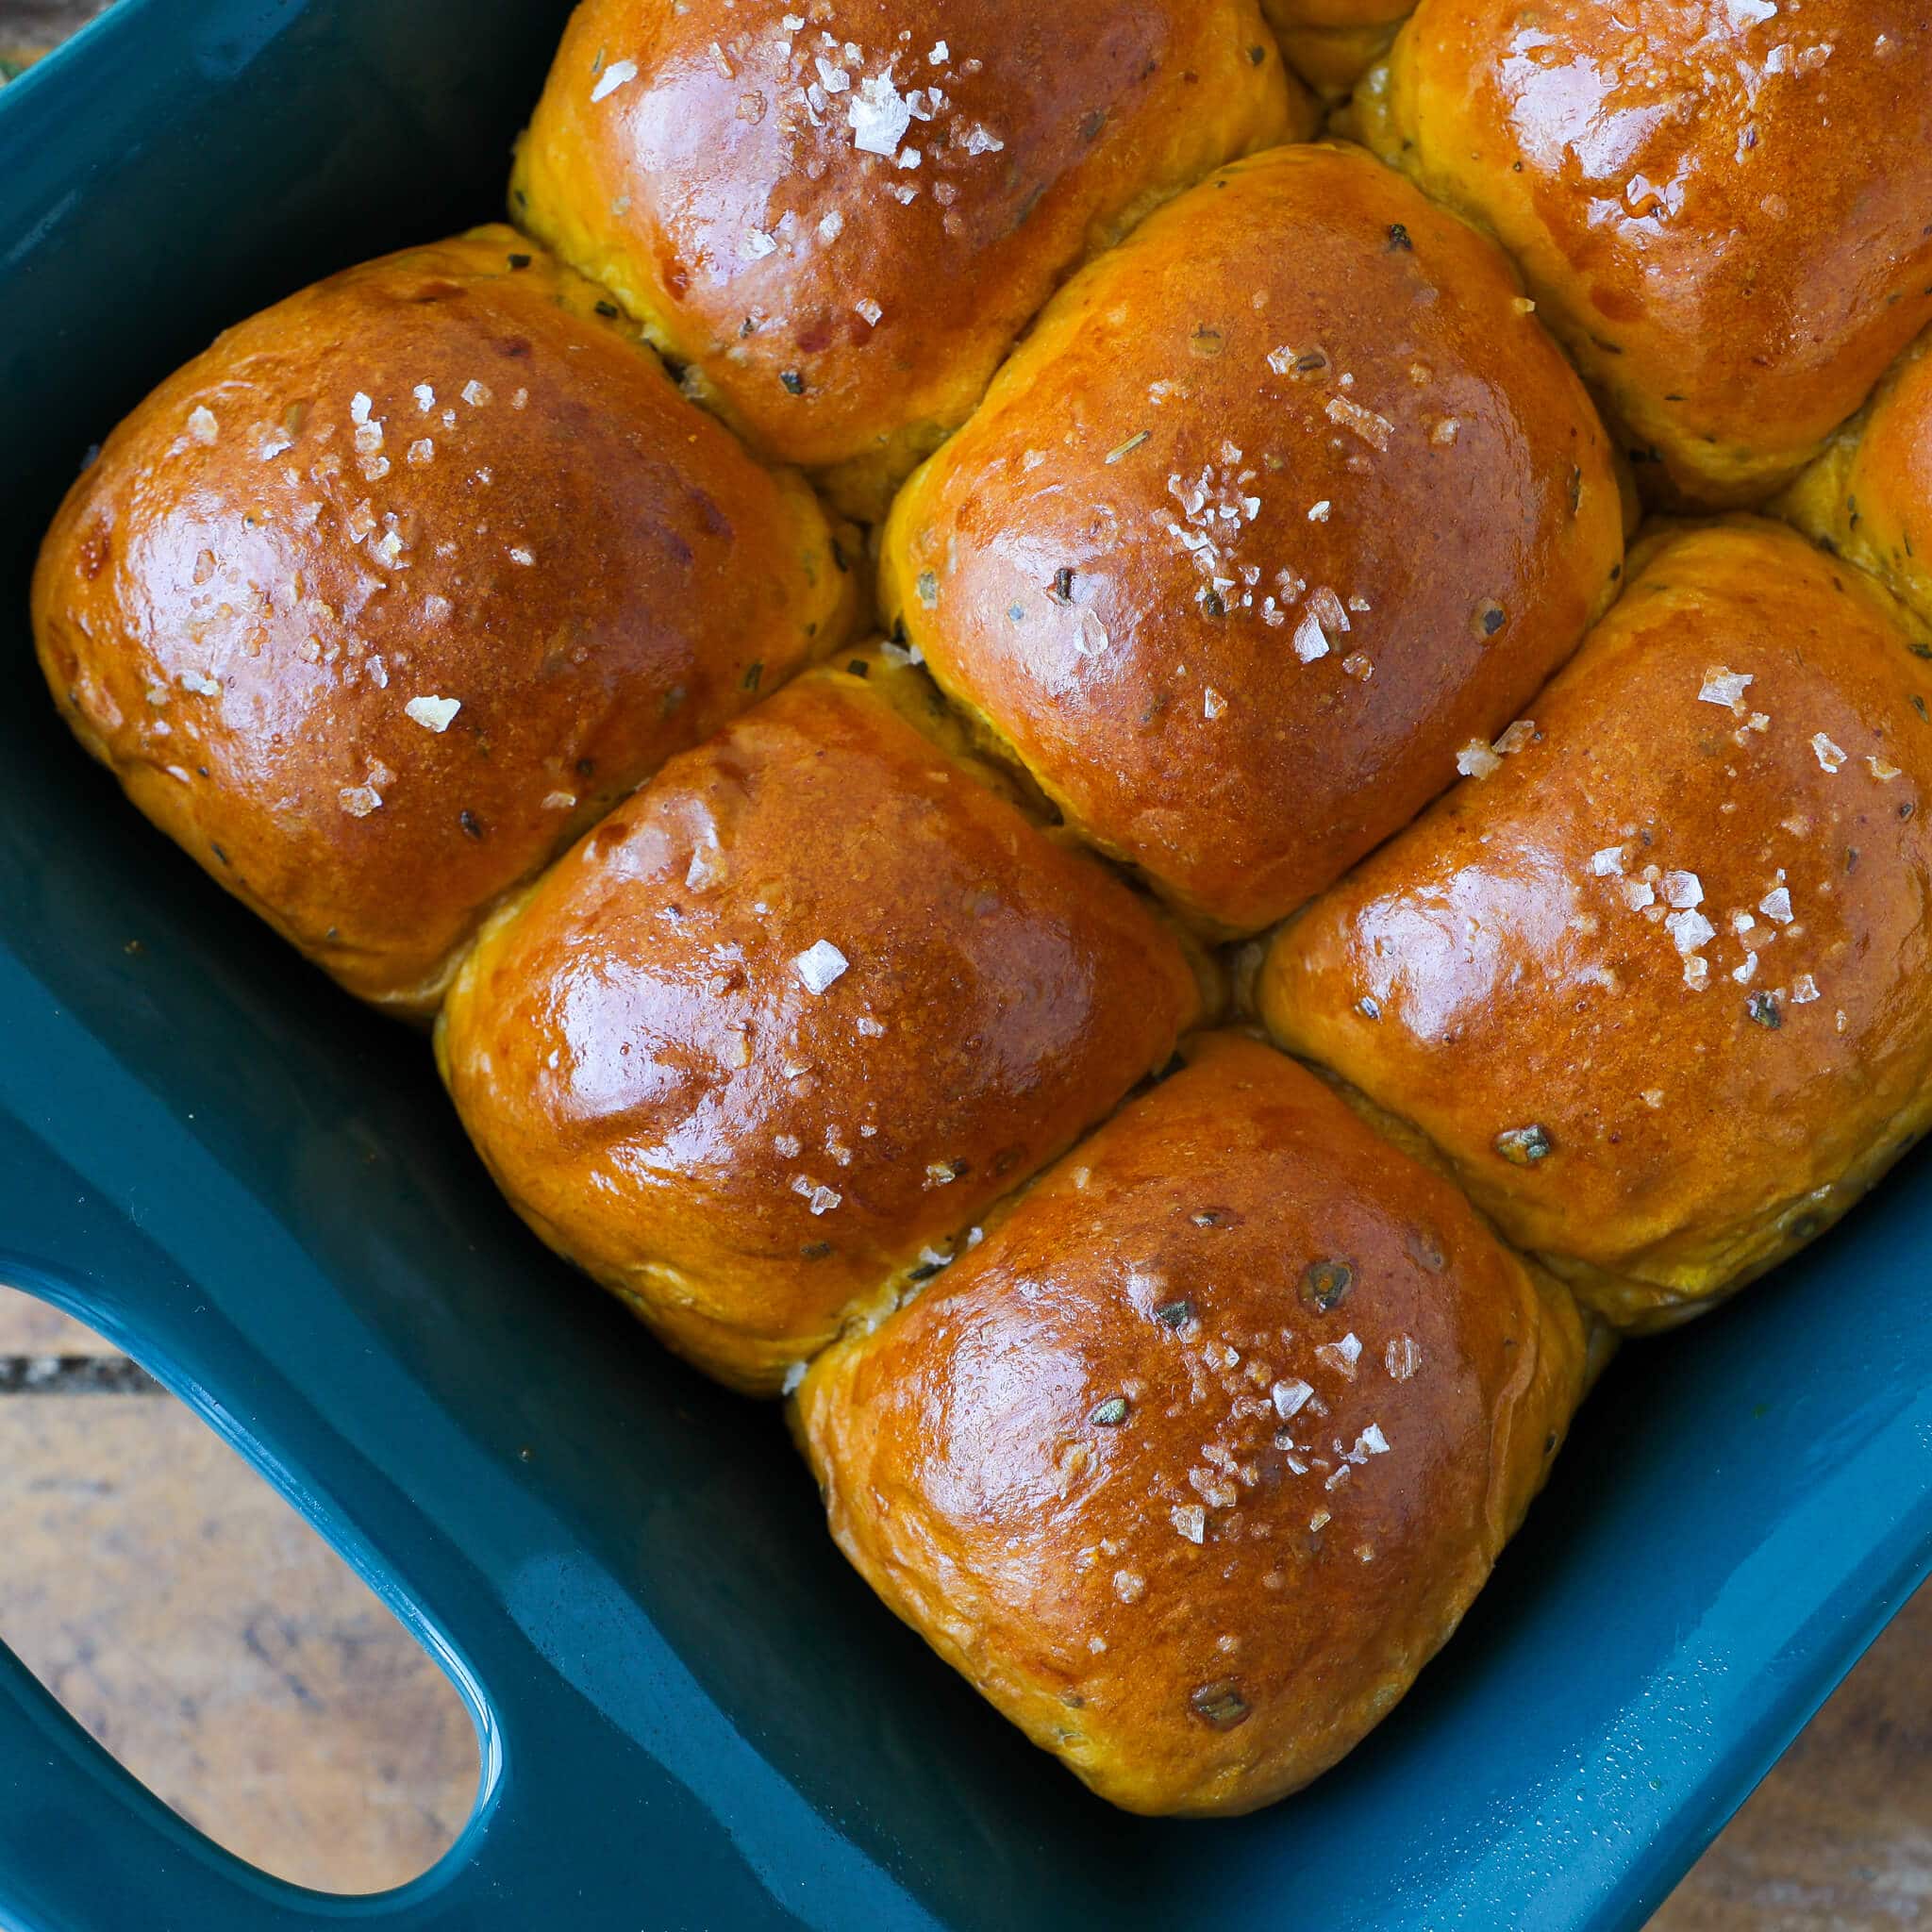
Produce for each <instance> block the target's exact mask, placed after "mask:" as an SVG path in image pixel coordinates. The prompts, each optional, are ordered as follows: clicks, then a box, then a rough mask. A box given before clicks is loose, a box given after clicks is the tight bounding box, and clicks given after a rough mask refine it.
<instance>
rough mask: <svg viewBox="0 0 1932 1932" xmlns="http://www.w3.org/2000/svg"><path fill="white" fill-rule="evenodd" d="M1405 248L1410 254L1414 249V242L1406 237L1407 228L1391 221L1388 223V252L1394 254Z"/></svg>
mask: <svg viewBox="0 0 1932 1932" xmlns="http://www.w3.org/2000/svg"><path fill="white" fill-rule="evenodd" d="M1405 250H1407V252H1409V253H1411V254H1412V253H1413V252H1414V250H1415V243H1414V242H1411V241H1410V240H1409V239H1408V230H1407V228H1405V227H1404V226H1403V225H1402V224H1401V223H1400V222H1391V223H1390V224H1389V252H1390V253H1391V255H1394V254H1399V253H1401V252H1403V251H1405Z"/></svg>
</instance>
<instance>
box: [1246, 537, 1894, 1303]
mask: <svg viewBox="0 0 1932 1932" xmlns="http://www.w3.org/2000/svg"><path fill="white" fill-rule="evenodd" d="M1633 569H1634V570H1635V572H1636V575H1635V576H1634V580H1633V581H1632V583H1631V585H1630V588H1629V590H1628V591H1626V592H1625V593H1624V598H1623V600H1622V601H1621V602H1620V603H1619V604H1618V605H1617V607H1616V608H1615V609H1613V610H1612V611H1611V613H1610V614H1609V616H1608V617H1607V618H1606V619H1605V621H1604V622H1603V623H1602V624H1601V625H1599V626H1598V627H1597V629H1596V631H1595V632H1594V633H1593V635H1592V636H1591V638H1590V639H1589V640H1588V641H1586V643H1585V644H1584V646H1583V649H1582V650H1581V651H1579V652H1578V653H1577V655H1576V657H1575V658H1574V660H1573V661H1572V663H1571V664H1570V666H1569V667H1568V669H1567V670H1565V671H1564V672H1563V673H1562V675H1560V676H1559V677H1558V678H1557V680H1556V681H1555V682H1554V683H1553V684H1552V685H1551V686H1550V688H1549V690H1548V691H1545V692H1543V693H1542V695H1541V697H1539V698H1538V700H1537V702H1536V705H1535V707H1534V711H1535V721H1536V725H1537V731H1538V736H1537V737H1536V739H1535V741H1533V742H1531V743H1529V744H1527V745H1526V746H1524V748H1523V749H1522V750H1520V751H1518V752H1517V753H1515V754H1514V755H1513V756H1511V757H1510V758H1507V759H1506V760H1505V761H1504V763H1503V766H1502V769H1501V770H1500V771H1498V772H1496V773H1495V774H1492V775H1491V776H1490V777H1489V778H1487V779H1483V780H1480V781H1477V780H1471V781H1470V782H1467V783H1465V784H1463V785H1461V786H1458V787H1457V790H1456V791H1453V792H1452V793H1451V794H1450V795H1449V796H1448V797H1447V798H1445V799H1444V800H1443V801H1442V802H1441V804H1440V805H1438V806H1437V807H1436V808H1435V809H1434V810H1433V811H1432V812H1430V813H1429V814H1428V816H1426V817H1425V818H1424V819H1423V820H1422V821H1421V822H1420V823H1419V824H1417V825H1415V826H1414V827H1413V828H1412V829H1410V830H1409V831H1408V832H1407V833H1405V834H1404V835H1403V836H1402V837H1401V838H1399V839H1397V840H1395V841H1392V842H1391V844H1390V845H1389V846H1387V847H1386V848H1385V849H1384V850H1383V851H1381V852H1379V853H1377V854H1376V855H1375V857H1374V858H1373V859H1371V860H1370V861H1369V862H1368V863H1367V864H1366V865H1364V866H1362V867H1361V868H1360V869H1359V870H1358V871H1357V873H1356V874H1354V875H1353V876H1352V877H1351V878H1349V879H1347V880H1345V881H1344V882H1343V883H1342V884H1341V885H1340V886H1339V887H1337V888H1336V889H1335V891H1332V892H1331V893H1329V894H1328V895H1327V896H1326V897H1324V898H1323V899H1321V900H1319V901H1317V902H1316V904H1315V905H1313V906H1312V907H1310V908H1308V910H1307V912H1306V913H1305V914H1304V916H1303V917H1302V918H1301V919H1300V920H1299V921H1297V922H1296V923H1295V924H1292V925H1291V926H1290V927H1288V928H1287V929H1286V930H1285V932H1284V933H1283V934H1282V936H1281V937H1280V938H1279V939H1278V940H1277V941H1275V943H1274V948H1273V950H1272V952H1271V954H1270V956H1269V958H1268V960H1267V962H1266V965H1265V967H1264V969H1263V972H1262V974H1261V982H1260V1004H1261V1008H1262V1012H1263V1015H1264V1017H1265V1018H1266V1020H1267V1023H1268V1024H1269V1026H1270V1028H1271V1029H1272V1030H1273V1031H1274V1034H1275V1036H1276V1037H1277V1038H1278V1039H1279V1040H1281V1041H1283V1042H1284V1043H1285V1044H1286V1045H1288V1046H1290V1047H1291V1048H1292V1049H1293V1050H1294V1051H1296V1052H1298V1053H1302V1054H1306V1055H1307V1056H1308V1057H1309V1058H1313V1059H1316V1060H1319V1061H1321V1062H1323V1063H1324V1064H1325V1065H1327V1066H1329V1067H1331V1068H1333V1069H1335V1070H1336V1071H1337V1072H1338V1073H1339V1074H1341V1075H1343V1076H1344V1077H1345V1078H1346V1079H1347V1080H1349V1081H1351V1082H1353V1083H1354V1085H1355V1086H1357V1088H1360V1089H1362V1090H1363V1091H1366V1093H1367V1094H1368V1095H1369V1096H1370V1097H1371V1098H1372V1099H1373V1100H1374V1101H1376V1102H1378V1103H1380V1104H1381V1105H1382V1106H1383V1107H1385V1108H1389V1109H1390V1110H1391V1111H1392V1112H1394V1113H1396V1114H1399V1115H1402V1116H1404V1117H1406V1118H1407V1120H1408V1121H1410V1122H1412V1123H1413V1124H1415V1125H1417V1126H1418V1127H1420V1128H1421V1129H1422V1131H1423V1132H1424V1134H1425V1135H1427V1136H1428V1137H1429V1139H1430V1140H1431V1141H1433V1142H1434V1143H1435V1145H1436V1146H1437V1147H1438V1148H1439V1149H1440V1150H1441V1152H1442V1154H1443V1155H1445V1156H1446V1157H1447V1158H1448V1160H1449V1162H1450V1163H1451V1165H1452V1167H1453V1169H1454V1171H1455V1173H1456V1174H1457V1177H1458V1178H1459V1179H1460V1180H1461V1181H1462V1183H1463V1185H1464V1186H1465V1187H1466V1188H1467V1189H1468V1190H1469V1191H1470V1193H1471V1194H1472V1195H1473V1196H1474V1199H1475V1201H1476V1203H1477V1205H1478V1206H1480V1207H1481V1208H1485V1209H1487V1210H1488V1212H1489V1213H1490V1215H1491V1217H1492V1218H1493V1219H1494V1220H1495V1222H1496V1223H1497V1224H1498V1225H1499V1226H1500V1227H1501V1228H1502V1230H1503V1232H1504V1233H1505V1235H1506V1236H1507V1237H1508V1238H1509V1239H1510V1240H1511V1241H1514V1242H1515V1243H1516V1244H1517V1245H1518V1246H1519V1247H1521V1248H1524V1249H1525V1250H1528V1251H1530V1252H1533V1253H1535V1254H1537V1255H1539V1256H1541V1257H1542V1258H1543V1259H1545V1260H1546V1261H1547V1262H1548V1263H1549V1264H1550V1265H1551V1266H1552V1267H1553V1268H1555V1269H1557V1271H1558V1272H1560V1273H1561V1274H1564V1275H1565V1276H1566V1277H1567V1278H1568V1279H1569V1280H1570V1281H1571V1282H1572V1284H1573V1285H1574V1288H1575V1289H1576V1291H1577V1292H1578V1294H1579V1295H1580V1296H1581V1297H1582V1298H1583V1299H1584V1300H1585V1301H1587V1302H1589V1303H1591V1304H1592V1305H1593V1306H1594V1307H1597V1308H1599V1309H1600V1310H1602V1311H1603V1312H1604V1313H1605V1314H1606V1315H1607V1316H1608V1317H1610V1318H1611V1319H1612V1320H1614V1321H1616V1322H1618V1323H1619V1324H1624V1325H1625V1326H1630V1327H1637V1328H1645V1327H1658V1326H1663V1325H1667V1324H1670V1323H1672V1322H1674V1321H1677V1320H1681V1319H1682V1318H1683V1317H1684V1316H1686V1315H1687V1314H1691V1313H1694V1312H1695V1311H1696V1310H1697V1309H1698V1308H1699V1307H1702V1306H1704V1305H1706V1304H1707V1303H1708V1302H1709V1301H1710V1300H1711V1299H1713V1298H1715V1297H1716V1296H1719V1295H1722V1294H1724V1293H1726V1292H1728V1291H1731V1290H1733V1289H1736V1288H1737V1287H1739V1286H1740V1285H1741V1284H1742V1283H1743V1282H1745V1281H1747V1280H1749V1279H1751V1278H1752V1277H1753V1276H1754V1275H1757V1274H1761V1273H1762V1272H1763V1271H1764V1270H1765V1269H1767V1268H1769V1267H1771V1266H1773V1265H1774V1263H1776V1262H1777V1261H1779V1260H1781V1259H1783V1258H1784V1257H1786V1256H1787V1255H1789V1254H1790V1253H1791V1251H1792V1250H1793V1249H1794V1248H1796V1247H1797V1246H1798V1245H1799V1244H1800V1243H1802V1242H1803V1241H1806V1240H1807V1239H1809V1238H1810V1237H1811V1236H1812V1235H1814V1234H1816V1233H1817V1232H1818V1231H1819V1230H1820V1229H1821V1228H1823V1227H1824V1226H1826V1225H1828V1224H1830V1222H1832V1221H1833V1220H1834V1219H1836V1218H1837V1216H1839V1215H1840V1214H1841V1213H1842V1212H1843V1211H1844V1209H1845V1208H1848V1207H1849V1206H1850V1205H1851V1204H1852V1203H1853V1202H1854V1201H1856V1200H1857V1197H1858V1196H1859V1194H1860V1193H1861V1192H1863V1191H1864V1190H1865V1189H1867V1188H1868V1187H1870V1186H1871V1185H1872V1183H1873V1182H1874V1180H1876V1179H1877V1177H1878V1176H1879V1175H1880V1174H1883V1173H1884V1171H1885V1170H1886V1168H1887V1167H1888V1166H1890V1163H1891V1162H1892V1161H1893V1160H1894V1159H1896V1158H1897V1157H1898V1156H1899V1154H1900V1153H1901V1152H1903V1151H1904V1149H1905V1148H1906V1147H1907V1145H1909V1144H1910V1142H1911V1141H1913V1140H1914V1139H1915V1138H1916V1137H1917V1136H1918V1135H1919V1134H1920V1133H1921V1132H1922V1131H1923V1130H1924V1126H1925V1124H1926V1123H1927V1119H1928V1116H1932V1085H1928V1075H1932V929H1928V924H1927V920H1928V908H1932V826H1928V824H1927V819H1926V804H1927V798H1928V781H1932V723H1928V720H1927V713H1928V707H1932V667H1928V665H1927V664H1926V663H1925V662H1924V655H1927V654H1928V645H1927V643H1926V642H1925V641H1924V635H1923V634H1922V633H1920V632H1918V631H1916V630H1915V628H1914V627H1913V626H1912V625H1911V622H1910V620H1909V618H1908V616H1907V613H1906V612H1905V611H1904V610H1903V608H1902V607H1900V606H1899V605H1897V604H1896V603H1895V602H1893V601H1892V600H1891V599H1890V597H1888V596H1887V595H1886V593H1885V592H1884V591H1882V590H1880V589H1879V588H1878V587H1877V586H1876V585H1874V584H1873V583H1872V582H1871V580H1870V579H1868V578H1866V577H1864V576H1863V575H1862V574H1861V573H1859V572H1857V571H1856V570H1854V569H1852V568H1851V567H1850V566H1848V565H1846V564H1843V563H1841V562H1837V561H1834V560H1833V559H1832V558H1828V557H1825V556H1824V555H1822V554H1821V553H1820V552H1818V551H1817V550H1815V549H1813V548H1812V547H1811V546H1810V545H1808V544H1807V543H1806V542H1805V541H1803V540H1802V539H1801V538H1799V537H1797V536H1795V535H1793V534H1792V533H1791V532H1790V531H1789V530H1786V529H1784V528H1783V527H1782V526H1780V525H1774V524H1769V523H1763V522H1759V521H1757V520H1754V519H1744V518H1739V519H1734V520H1731V521H1729V522H1726V523H1724V524H1720V525H1713V526H1709V527H1707V528H1703V529H1695V530H1689V531H1683V530H1674V529H1670V528H1669V527H1668V526H1667V527H1666V528H1665V530H1664V531H1663V532H1661V533H1660V534H1659V535H1658V536H1657V537H1656V538H1655V539H1653V540H1647V541H1646V543H1645V544H1644V545H1642V546H1640V551H1639V553H1637V554H1635V555H1634V556H1633ZM1727 676H1729V677H1738V676H1742V677H1747V678H1748V679H1749V680H1750V682H1749V683H1748V685H1737V684H1733V683H1726V682H1724V679H1725V678H1726V677H1727ZM1707 691H1708V692H1709V695H1708V696H1705V695H1701V694H1702V693H1705V692H1707ZM1740 924H1741V925H1742V926H1743V929H1742V930H1741V931H1740ZM1754 957H1755V958H1756V960H1757V964H1756V966H1755V967H1753V966H1750V965H1748V963H1747V962H1748V961H1749V960H1751V959H1752V958H1754ZM1700 962H1701V963H1700ZM1740 972H1741V973H1744V974H1746V975H1747V976H1746V977H1745V978H1744V979H1742V980H1740V979H1739V978H1738V977H1737V976H1736V975H1737V974H1740Z"/></svg>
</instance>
